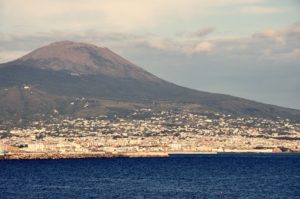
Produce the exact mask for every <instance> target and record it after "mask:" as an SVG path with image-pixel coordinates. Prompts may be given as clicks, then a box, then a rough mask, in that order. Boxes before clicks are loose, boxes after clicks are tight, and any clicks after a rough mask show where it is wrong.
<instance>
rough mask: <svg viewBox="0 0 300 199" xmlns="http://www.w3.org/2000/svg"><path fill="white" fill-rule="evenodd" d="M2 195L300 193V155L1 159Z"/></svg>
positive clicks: (237, 195) (15, 198)
mask: <svg viewBox="0 0 300 199" xmlns="http://www.w3.org/2000/svg"><path fill="white" fill-rule="evenodd" d="M0 193H1V194H0V198H1V199H6V198H12V199H18V198H22V199H24V198H47V199H48V198H49V199H51V198H53V199H58V198H243V199H246V198H255V199H260V198H284V199H285V198H300V156H299V155H293V156H291V155H289V156H288V155H284V156H274V155H270V156H264V155H260V156H253V155H210V156H207V155H206V156H205V155H201V156H194V157H172V158H149V159H147V158H136V159H127V158H115V159H77V160H76V159H71V160H39V161H30V160H27V161H0Z"/></svg>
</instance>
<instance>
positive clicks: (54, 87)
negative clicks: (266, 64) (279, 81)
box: [0, 41, 300, 120]
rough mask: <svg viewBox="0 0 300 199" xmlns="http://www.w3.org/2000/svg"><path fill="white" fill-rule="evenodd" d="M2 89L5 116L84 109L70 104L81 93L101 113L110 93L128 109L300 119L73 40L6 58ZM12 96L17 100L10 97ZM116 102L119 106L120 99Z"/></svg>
mask: <svg viewBox="0 0 300 199" xmlns="http://www.w3.org/2000/svg"><path fill="white" fill-rule="evenodd" d="M24 85H28V87H30V88H34V89H35V93H40V95H38V96H35V95H33V96H31V97H28V96H27V97H26V96H25V97H24V95H21V94H20V93H22V92H23V90H24V88H25V87H26V86H25V87H24ZM17 88H18V89H19V91H18V92H17V91H16V89H17ZM26 88H27V87H26ZM5 90H6V92H5ZM7 90H8V91H9V90H13V92H12V93H14V97H11V95H8V93H9V92H8V93H7ZM1 92H2V93H3V95H2V94H1V98H0V110H5V111H1V113H0V114H2V117H3V118H8V117H9V116H12V117H10V118H14V117H16V116H18V117H25V116H26V117H27V116H29V115H31V116H32V115H41V114H45V115H49V114H50V113H51V114H52V113H53V110H57V112H58V113H61V114H67V115H73V114H75V113H76V112H82V109H83V108H84V107H82V106H79V107H77V109H76V110H75V109H74V108H71V109H68V108H66V106H67V105H68V104H70V103H72V102H73V101H74V100H75V99H76V98H78V97H80V98H83V97H84V98H86V99H87V100H90V101H93V102H94V108H95V107H97V108H95V109H94V110H87V109H85V111H84V112H85V115H86V116H88V115H89V114H91V115H92V114H93V115H97V111H95V110H102V108H103V107H106V104H103V103H100V101H99V100H103V99H106V100H111V101H118V102H126V103H128V104H130V106H126V107H125V109H128V110H129V109H133V108H134V107H135V106H153V103H173V104H174V103H175V104H176V103H178V104H197V105H198V107H199V110H198V111H204V110H205V111H217V112H223V113H230V114H236V115H254V116H259V117H277V116H279V117H284V118H290V119H294V120H300V111H298V110H293V109H287V108H282V107H277V106H273V105H266V104H262V103H257V102H254V101H250V100H246V99H242V98H238V97H232V96H228V95H221V94H213V93H207V92H201V91H196V90H192V89H188V88H184V87H181V86H177V85H175V84H172V83H170V82H167V81H164V80H162V79H159V78H158V77H156V76H154V75H152V74H150V73H148V72H147V71H145V70H143V69H142V68H140V67H138V66H136V65H134V64H132V63H131V62H129V61H127V60H125V59H124V58H122V57H120V56H119V55H117V54H115V53H113V52H112V51H110V50H109V49H107V48H100V47H97V46H94V45H90V44H84V43H76V42H70V41H64V42H57V43H53V44H50V45H48V46H45V47H42V48H39V49H37V50H35V51H33V52H31V53H29V54H27V55H25V56H23V57H21V58H19V59H17V60H15V61H12V62H9V63H5V64H1V65H0V93H1ZM5 93H6V94H5ZM18 93H19V94H18ZM41 93H43V95H42V94H41ZM22 96H23V97H22ZM29 96H30V95H29ZM42 96H44V97H42ZM11 98H14V100H9V99H11ZM17 102H18V103H17ZM25 102H26V103H25ZM32 103H35V104H36V107H35V108H30V107H31V106H30V104H32ZM21 104H22V105H21ZM90 104H91V103H90ZM114 106H116V107H117V104H115V105H114ZM1 107H2V109H1ZM5 107H6V108H5ZM16 107H22V108H18V109H16ZM85 108H86V107H85ZM110 108H113V106H111V107H110ZM123 108H124V107H123ZM71 110H72V111H71ZM4 112H5V114H4ZM100 112H101V111H99V113H100ZM4 115H5V116H4ZM0 117H1V115H0Z"/></svg>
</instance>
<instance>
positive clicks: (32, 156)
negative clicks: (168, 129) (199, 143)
mask: <svg viewBox="0 0 300 199" xmlns="http://www.w3.org/2000/svg"><path fill="white" fill-rule="evenodd" d="M243 154H244V155H300V152H278V153H276V152H256V151H252V152H169V153H164V152H145V153H64V154H62V153H18V154H6V155H4V156H0V161H1V160H51V159H53V160H55V159H86V158H168V157H174V156H184V155H187V156H189V155H243Z"/></svg>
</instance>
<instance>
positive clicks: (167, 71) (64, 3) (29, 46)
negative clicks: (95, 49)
mask: <svg viewBox="0 0 300 199" xmlns="http://www.w3.org/2000/svg"><path fill="white" fill-rule="evenodd" d="M59 40H74V41H81V42H89V43H94V44H96V45H100V46H106V47H108V48H110V49H112V50H113V51H116V52H117V53H119V54H121V55H122V56H124V57H125V58H128V59H129V60H131V61H132V62H134V63H136V64H138V65H140V66H141V67H143V68H145V69H147V70H148V71H150V72H152V73H154V74H156V75H158V76H160V77H162V78H164V79H166V80H169V81H172V82H175V83H178V84H180V85H183V86H187V87H191V88H195V89H199V90H205V91H212V92H219V93H226V94H231V95H235V96H240V97H245V98H249V99H253V100H257V101H261V102H266V103H271V104H277V105H281V106H286V107H292V108H297V109H300V64H299V63H300V1H299V0H284V1H283V0H217V1H211V0H152V1H146V0H145V1H144V0H0V63H1V62H6V61H10V60H13V59H15V58H17V57H19V56H22V55H24V54H26V53H28V52H29V51H31V50H33V49H35V48H37V47H40V46H42V45H45V44H48V43H51V42H54V41H59Z"/></svg>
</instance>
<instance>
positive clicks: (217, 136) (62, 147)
mask: <svg viewBox="0 0 300 199" xmlns="http://www.w3.org/2000/svg"><path fill="white" fill-rule="evenodd" d="M226 152H237V153H242V152H256V153H274V152H275V153H282V152H300V124H299V123H295V122H292V121H290V120H288V119H281V118H276V119H264V118H256V117H234V116H231V115H226V114H220V113H211V112H203V113H202V114H195V113H191V112H185V111H181V112H174V111H159V112H155V111H152V110H151V109H150V108H149V109H146V108H143V109H139V110H136V111H134V112H132V113H131V114H128V115H127V116H118V115H113V116H110V117H108V116H105V115H102V116H98V117H95V118H88V119H84V118H52V119H49V120H41V121H32V122H30V123H28V124H27V125H26V126H23V127H9V126H8V125H7V124H4V123H1V124H0V156H2V157H4V156H10V155H11V156H12V157H23V156H24V157H27V156H30V154H31V155H32V154H35V155H36V156H35V157H38V156H39V155H46V157H47V154H60V156H59V157H61V156H62V157H63V156H64V154H73V155H74V154H94V155H96V156H97V157H101V156H103V157H104V156H105V155H116V156H118V155H121V156H122V155H124V156H156V155H157V156H168V155H169V154H181V153H183V154H185V153H187V154H189V153H191V154H193V153H200V154H201V153H226ZM22 155H23V156H22ZM43 157H44V156H43Z"/></svg>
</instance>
